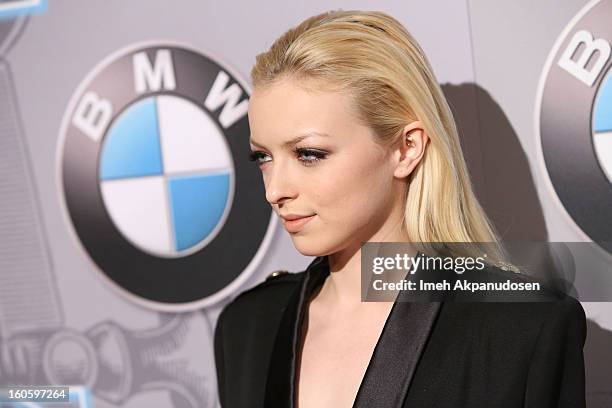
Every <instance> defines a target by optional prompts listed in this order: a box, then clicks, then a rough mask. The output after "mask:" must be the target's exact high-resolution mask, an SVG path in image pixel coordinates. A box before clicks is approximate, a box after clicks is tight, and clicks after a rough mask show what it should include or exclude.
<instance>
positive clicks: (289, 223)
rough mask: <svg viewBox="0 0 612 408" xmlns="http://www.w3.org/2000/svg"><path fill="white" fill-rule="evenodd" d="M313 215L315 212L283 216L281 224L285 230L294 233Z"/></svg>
mask: <svg viewBox="0 0 612 408" xmlns="http://www.w3.org/2000/svg"><path fill="white" fill-rule="evenodd" d="M315 215H316V214H313V215H309V216H298V217H297V218H296V217H295V216H288V217H286V218H285V217H283V225H284V226H285V229H286V230H287V231H289V232H291V233H296V232H299V231H301V230H302V229H303V228H304V227H305V226H306V224H308V223H309V222H310V221H311V220H312V219H313V218H314V217H315ZM291 218H293V219H291Z"/></svg>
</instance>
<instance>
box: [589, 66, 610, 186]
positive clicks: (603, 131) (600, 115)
mask: <svg viewBox="0 0 612 408" xmlns="http://www.w3.org/2000/svg"><path fill="white" fill-rule="evenodd" d="M593 147H594V150H595V155H596V157H597V161H598V162H599V165H600V166H601V169H602V170H603V172H604V174H605V175H606V177H607V178H608V180H609V181H610V183H612V70H610V71H608V72H607V74H606V77H605V78H604V80H603V81H602V84H601V86H600V87H599V89H598V91H597V96H596V97H595V103H594V105H593Z"/></svg>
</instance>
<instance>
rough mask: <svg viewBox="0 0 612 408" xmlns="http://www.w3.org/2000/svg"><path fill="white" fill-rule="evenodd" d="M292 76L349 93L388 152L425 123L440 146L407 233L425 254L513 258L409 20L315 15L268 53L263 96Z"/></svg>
mask: <svg viewBox="0 0 612 408" xmlns="http://www.w3.org/2000/svg"><path fill="white" fill-rule="evenodd" d="M286 77H290V78H295V79H298V80H299V79H315V80H322V81H323V82H322V83H324V84H325V86H326V87H327V88H326V89H332V88H333V89H339V90H343V91H345V92H348V93H349V94H350V95H351V96H352V101H353V103H354V106H355V107H356V111H357V113H358V115H359V117H360V119H361V120H363V122H364V123H366V124H367V125H368V126H370V127H371V128H372V129H373V130H374V133H375V135H376V136H375V137H376V142H377V143H379V144H380V145H382V146H386V147H391V146H393V145H395V144H396V143H398V142H399V141H400V137H401V135H402V131H403V129H404V127H405V126H406V125H407V124H408V123H410V122H412V121H414V120H420V121H421V123H422V124H423V128H424V130H425V132H426V133H427V135H428V136H429V139H430V140H429V144H428V145H427V146H426V149H425V152H424V155H423V157H422V159H421V161H420V162H419V164H418V165H417V167H416V168H415V169H414V170H413V172H412V173H411V174H410V176H409V177H408V179H407V182H408V183H409V188H408V189H407V194H406V197H405V210H404V220H403V227H404V228H405V229H406V232H407V235H408V238H409V240H410V242H411V243H414V244H416V245H417V246H418V247H419V248H420V249H421V250H423V251H424V252H425V253H432V252H433V253H440V252H447V253H451V254H456V255H470V256H473V255H475V254H481V255H482V252H483V251H484V252H486V253H487V256H488V262H487V263H491V262H495V263H496V264H499V262H500V261H505V259H506V254H505V251H504V249H503V248H502V247H501V245H500V243H499V237H498V235H497V232H496V231H495V229H494V227H493V225H492V223H491V222H490V220H489V219H488V217H487V216H486V214H485V212H484V210H483V209H482V207H481V206H480V204H479V202H478V200H477V198H476V196H475V194H474V190H473V186H472V184H471V181H470V177H469V174H468V171H467V166H466V163H465V160H464V157H463V153H462V151H461V145H460V142H459V136H458V132H457V127H456V125H455V121H454V119H453V115H452V112H451V110H450V108H449V106H448V103H447V101H446V98H445V97H444V94H443V93H442V90H441V88H440V85H439V84H438V82H437V80H436V78H435V76H434V74H433V71H432V69H431V66H430V64H429V62H428V60H427V58H426V57H425V54H424V53H423V51H422V49H421V47H420V46H419V44H418V43H417V42H416V40H415V39H414V38H413V37H412V35H411V34H410V33H409V32H408V31H407V30H406V28H405V27H403V26H402V24H401V23H400V22H398V21H397V20H396V19H395V18H393V17H391V16H389V15H387V14H385V13H383V12H378V11H355V10H350V11H343V10H335V11H329V12H326V13H322V14H319V15H316V16H313V17H310V18H308V19H306V20H304V21H303V22H302V23H300V24H299V25H297V26H295V27H294V28H291V29H290V30H288V31H287V32H286V33H284V34H283V35H282V36H281V37H280V38H278V39H277V40H276V41H275V42H274V43H273V44H272V46H271V47H270V49H269V50H268V51H266V52H264V53H261V54H258V55H257V57H256V63H255V66H254V67H253V69H252V71H251V80H252V82H253V87H254V88H255V89H257V88H263V87H266V86H267V85H270V84H272V83H274V82H275V81H278V80H280V79H282V78H286ZM330 86H331V87H332V88H329V87H330ZM432 243H444V244H442V245H441V246H439V245H438V246H437V245H434V244H432ZM453 243H457V244H453ZM465 243H472V244H467V245H466V244H465ZM481 243H486V244H485V245H481ZM491 244H493V245H491Z"/></svg>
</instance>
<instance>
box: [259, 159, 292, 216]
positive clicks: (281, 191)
mask: <svg viewBox="0 0 612 408" xmlns="http://www.w3.org/2000/svg"><path fill="white" fill-rule="evenodd" d="M279 164H280V161H277V163H276V164H275V165H274V166H270V167H271V168H269V169H268V171H267V172H266V174H265V176H264V184H265V188H266V200H267V201H268V202H269V203H270V204H277V205H278V204H282V203H284V202H285V201H288V200H291V199H293V198H295V196H296V194H297V191H296V190H295V183H293V182H292V178H291V175H290V172H289V171H287V169H284V168H283V167H282V166H279Z"/></svg>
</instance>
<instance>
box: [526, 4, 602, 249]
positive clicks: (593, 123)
mask: <svg viewBox="0 0 612 408" xmlns="http://www.w3.org/2000/svg"><path fill="white" fill-rule="evenodd" d="M610 21H612V0H602V1H592V2H591V3H589V4H588V5H587V6H585V7H584V8H583V9H582V10H581V11H580V12H579V13H578V14H577V15H576V16H575V17H574V19H573V20H572V21H571V22H570V23H569V24H568V25H567V27H566V28H565V29H564V30H563V32H562V33H561V35H560V36H559V38H558V39H557V42H556V43H555V45H554V47H553V49H552V51H551V53H550V55H549V56H548V60H547V62H546V66H545V68H544V71H543V73H542V77H541V79H540V84H539V89H538V97H537V103H536V112H535V118H536V121H535V122H536V135H538V134H539V138H540V144H541V148H542V154H543V161H544V165H545V167H546V171H547V172H548V175H549V177H550V181H551V184H552V187H553V188H554V191H555V192H556V194H557V196H558V197H559V199H560V202H561V204H562V206H563V207H564V208H565V209H566V210H567V212H568V213H569V215H570V216H571V217H572V219H573V220H574V222H575V223H576V224H577V226H578V227H579V228H580V230H581V231H582V232H583V233H584V234H586V236H587V237H588V238H589V239H590V240H592V241H593V242H596V243H597V244H598V245H599V246H600V247H601V248H603V249H604V250H606V251H607V252H608V253H609V254H612V215H611V212H612V73H611V70H610V66H611V59H610V51H611V42H612V24H610Z"/></svg>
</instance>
